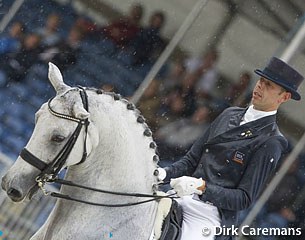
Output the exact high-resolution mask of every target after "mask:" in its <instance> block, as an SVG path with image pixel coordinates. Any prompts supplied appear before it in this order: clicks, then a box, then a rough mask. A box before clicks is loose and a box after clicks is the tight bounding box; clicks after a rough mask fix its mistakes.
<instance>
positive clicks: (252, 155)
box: [165, 107, 288, 239]
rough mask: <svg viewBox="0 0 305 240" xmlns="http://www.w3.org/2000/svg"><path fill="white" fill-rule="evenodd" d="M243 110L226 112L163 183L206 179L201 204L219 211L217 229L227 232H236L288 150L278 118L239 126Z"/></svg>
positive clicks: (172, 167)
mask: <svg viewBox="0 0 305 240" xmlns="http://www.w3.org/2000/svg"><path fill="white" fill-rule="evenodd" d="M246 110H247V109H244V108H237V107H232V108H228V109H226V110H225V111H224V112H223V113H222V114H220V115H219V117H218V118H216V120H215V121H214V122H213V123H212V124H211V126H210V127H209V129H208V130H207V131H206V133H205V134H204V135H203V137H201V138H200V139H198V140H197V141H196V142H195V143H194V145H193V146H192V148H191V149H190V151H189V152H188V153H187V154H186V155H185V156H184V157H183V158H182V159H180V160H179V161H178V162H176V163H174V164H172V165H171V166H169V167H166V168H165V170H166V172H167V177H166V179H165V180H169V179H170V178H176V177H180V176H185V175H186V176H193V177H197V178H200V177H201V178H202V179H204V180H205V181H206V191H205V193H203V194H202V196H200V198H201V200H202V201H208V202H211V203H213V205H214V206H216V207H217V208H218V210H219V213H220V217H221V226H223V225H225V226H226V227H228V228H230V227H231V226H232V225H234V226H235V227H237V226H236V224H237V214H238V211H240V210H243V209H246V208H248V207H249V206H250V204H251V203H252V202H253V201H254V200H255V199H256V198H257V196H258V194H259V193H260V191H261V190H262V187H263V186H264V184H265V183H266V180H267V179H268V177H269V176H270V175H271V174H272V172H273V170H274V169H275V167H276V164H277V162H278V160H279V159H280V157H281V155H282V154H283V153H284V152H285V151H286V149H287V146H288V144H287V140H286V139H285V137H284V136H283V135H282V134H281V133H280V132H279V130H278V127H277V124H276V115H271V116H267V117H263V118H260V119H258V120H256V121H252V122H249V123H246V124H244V125H241V126H240V122H241V120H242V118H243V116H244V114H245V112H246ZM202 214H204V213H202ZM203 227H204V226H203ZM216 239H230V237H227V236H218V237H217V238H216Z"/></svg>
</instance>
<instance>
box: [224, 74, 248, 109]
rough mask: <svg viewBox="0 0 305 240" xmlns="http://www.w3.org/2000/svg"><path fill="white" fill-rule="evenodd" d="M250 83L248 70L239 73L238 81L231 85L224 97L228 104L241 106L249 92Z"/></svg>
mask: <svg viewBox="0 0 305 240" xmlns="http://www.w3.org/2000/svg"><path fill="white" fill-rule="evenodd" d="M250 83H251V74H250V73H249V72H243V73H241V74H240V76H239V81H238V82H237V83H236V84H233V85H232V86H231V88H230V89H229V91H228V94H227V96H226V97H225V100H226V101H227V103H228V105H234V106H241V107H243V106H244V105H245V104H246V101H247V100H248V99H247V96H248V95H249V93H250V92H251V90H250ZM250 94H251V93H250Z"/></svg>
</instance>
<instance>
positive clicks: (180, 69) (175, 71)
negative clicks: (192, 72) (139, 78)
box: [160, 60, 186, 94]
mask: <svg viewBox="0 0 305 240" xmlns="http://www.w3.org/2000/svg"><path fill="white" fill-rule="evenodd" d="M185 70H186V68H185V66H184V63H183V61H180V60H178V61H175V62H173V63H172V65H171V66H170V69H169V71H168V73H167V74H166V76H165V77H164V78H163V79H162V82H161V85H160V92H161V93H162V94H166V93H168V92H170V91H171V90H172V89H174V88H175V87H178V86H182V80H183V79H184V77H185V73H186V71H185Z"/></svg>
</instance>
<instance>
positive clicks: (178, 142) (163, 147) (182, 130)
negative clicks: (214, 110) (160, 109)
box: [155, 106, 209, 160]
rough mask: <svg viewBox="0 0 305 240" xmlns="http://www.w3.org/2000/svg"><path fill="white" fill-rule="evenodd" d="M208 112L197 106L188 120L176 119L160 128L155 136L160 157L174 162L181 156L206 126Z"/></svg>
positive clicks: (203, 107) (204, 108)
mask: <svg viewBox="0 0 305 240" xmlns="http://www.w3.org/2000/svg"><path fill="white" fill-rule="evenodd" d="M208 113H209V110H208V109H207V108H206V107H205V106H198V108H197V109H196V111H195V112H194V114H193V115H192V116H191V117H189V118H183V119H178V120H176V121H174V122H171V123H168V124H166V125H164V126H163V127H161V128H160V129H159V130H158V131H157V132H156V134H155V137H156V141H157V143H158V149H159V153H160V156H161V157H162V159H164V160H176V159H177V158H179V157H181V156H183V155H184V154H185V153H186V151H187V150H188V149H189V148H190V147H191V145H192V144H193V143H194V141H195V140H196V139H197V138H198V137H199V136H201V135H202V133H203V132H204V131H205V130H206V129H207V126H208V121H209V118H208Z"/></svg>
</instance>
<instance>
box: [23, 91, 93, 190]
mask: <svg viewBox="0 0 305 240" xmlns="http://www.w3.org/2000/svg"><path fill="white" fill-rule="evenodd" d="M79 90H80V97H81V99H82V103H83V106H84V108H85V109H86V111H88V110H89V109H88V96H87V93H86V91H85V89H83V88H81V87H79ZM52 100H53V98H51V99H50V100H49V101H48V109H49V112H50V113H51V114H52V115H54V116H56V117H59V118H62V119H66V120H69V121H73V122H77V123H78V125H77V127H76V128H75V130H74V132H73V134H72V135H71V136H70V138H69V139H68V141H67V142H66V144H65V145H64V146H63V148H62V149H61V150H60V151H59V153H58V154H57V155H56V156H55V158H54V159H53V160H52V161H51V162H50V163H49V164H46V163H45V162H43V161H42V160H40V159H39V158H38V157H36V156H35V155H34V154H32V153H31V152H30V151H29V150H27V149H26V148H23V149H22V151H21V153H20V157H21V158H22V159H23V160H24V161H26V162H27V163H29V164H31V165H32V166H34V167H36V168H37V169H39V170H40V171H41V173H40V174H39V175H38V176H37V177H36V182H37V183H38V184H43V185H44V184H45V183H46V182H50V181H52V180H54V179H55V178H56V177H57V175H58V173H59V172H60V170H61V169H62V167H63V166H64V165H65V163H66V161H67V158H68V157H69V155H70V153H71V151H72V149H73V147H74V145H75V143H76V141H77V139H78V136H79V134H80V132H81V130H82V127H84V128H85V136H84V151H83V155H82V158H81V160H80V162H79V163H78V164H80V163H83V162H84V161H85V160H86V158H87V150H86V142H87V134H88V125H89V119H88V118H86V119H79V118H76V117H72V116H69V115H65V114H62V113H58V112H56V111H54V110H53V109H52V107H51V102H52Z"/></svg>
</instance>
